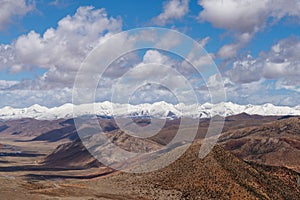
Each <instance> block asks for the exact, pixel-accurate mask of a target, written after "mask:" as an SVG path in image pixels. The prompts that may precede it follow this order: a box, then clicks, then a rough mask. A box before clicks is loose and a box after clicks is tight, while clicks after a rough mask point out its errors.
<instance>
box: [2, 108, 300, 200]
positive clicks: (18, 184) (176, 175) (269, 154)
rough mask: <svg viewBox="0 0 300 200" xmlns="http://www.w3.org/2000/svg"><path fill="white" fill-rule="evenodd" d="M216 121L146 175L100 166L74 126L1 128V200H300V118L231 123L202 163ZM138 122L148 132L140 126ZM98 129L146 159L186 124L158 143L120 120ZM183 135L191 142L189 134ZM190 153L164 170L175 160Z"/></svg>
mask: <svg viewBox="0 0 300 200" xmlns="http://www.w3.org/2000/svg"><path fill="white" fill-rule="evenodd" d="M209 121H210V120H209V119H200V121H199V129H198V134H197V138H196V140H195V142H194V143H193V145H192V146H191V147H190V148H189V149H188V151H186V152H185V154H184V155H183V156H181V157H180V158H179V159H178V160H176V161H175V162H174V163H172V164H170V165H169V166H167V167H164V168H162V169H160V170H157V171H154V172H149V173H141V174H131V173H125V172H119V171H116V170H113V169H110V168H108V167H105V166H104V165H103V164H101V163H100V162H99V161H98V160H96V159H95V158H94V157H93V156H92V155H90V154H89V152H88V151H87V149H86V148H85V146H84V145H83V144H82V142H81V140H80V139H79V137H78V135H77V132H76V129H75V127H74V121H73V120H72V119H59V120H36V119H19V120H8V121H2V122H1V124H0V127H2V128H1V129H0V135H1V141H0V188H1V191H0V199H24V198H27V199H299V198H300V190H299V187H298V186H297V179H298V177H299V176H300V174H299V166H300V163H299V155H300V154H299V151H300V150H299V143H300V142H299V141H300V135H299V130H300V118H299V117H296V116H260V115H249V114H245V113H241V114H238V115H234V116H228V117H226V118H225V125H224V129H223V133H222V134H221V136H220V137H219V143H218V145H217V146H215V147H214V148H213V150H212V151H211V152H210V153H209V155H207V156H206V157H205V158H203V159H200V158H199V157H198V153H199V148H200V146H201V143H202V139H203V137H204V136H205V133H206V131H207V127H208V125H209ZM134 122H135V123H137V124H139V125H141V126H146V125H147V124H149V120H148V119H141V118H137V119H134ZM192 122H193V121H191V123H192ZM99 123H100V124H101V127H102V129H103V130H104V132H103V133H102V134H105V135H106V136H107V138H109V139H110V140H111V141H113V142H114V143H115V144H116V145H118V146H120V147H122V148H124V149H126V150H130V151H142V152H146V151H156V150H158V149H160V148H162V147H163V146H164V145H166V144H167V143H168V142H169V141H170V140H171V139H172V138H173V137H174V135H176V131H177V130H178V127H179V123H180V119H172V120H171V119H170V120H167V122H166V124H165V126H164V128H163V129H162V130H161V131H160V132H159V133H158V134H157V135H155V136H153V137H150V138H147V139H139V138H135V137H132V136H130V135H128V134H126V133H125V132H123V131H121V130H120V129H118V126H117V125H116V123H115V122H114V120H113V119H107V118H99ZM184 131H185V132H186V134H189V131H190V129H189V127H188V126H187V127H184ZM184 145H185V144H184V143H182V144H179V145H178V147H176V148H174V149H173V150H172V151H171V152H169V153H167V154H165V155H163V158H161V159H160V160H158V161H157V162H161V160H167V159H168V158H170V156H171V157H172V156H174V155H176V153H177V152H178V150H179V149H180V148H182V147H183V146H184ZM151 162H153V164H155V162H156V160H153V161H151ZM150 164H151V163H150Z"/></svg>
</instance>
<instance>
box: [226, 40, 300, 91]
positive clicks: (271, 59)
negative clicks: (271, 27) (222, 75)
mask: <svg viewBox="0 0 300 200" xmlns="http://www.w3.org/2000/svg"><path fill="white" fill-rule="evenodd" d="M299 51H300V40H299V38H287V39H283V40H281V41H279V42H278V43H277V44H275V45H273V46H272V47H271V49H270V51H269V52H261V53H260V55H259V56H258V57H257V58H253V57H252V56H250V55H248V56H246V57H242V58H240V59H238V60H236V61H235V62H234V63H233V67H232V69H230V70H229V71H228V72H227V76H229V77H230V79H231V80H232V81H233V82H236V83H242V84H243V83H250V82H256V81H259V80H261V79H272V80H277V88H285V89H293V90H295V91H298V88H299V87H298V86H299V85H300V79H299V77H300V60H299Z"/></svg>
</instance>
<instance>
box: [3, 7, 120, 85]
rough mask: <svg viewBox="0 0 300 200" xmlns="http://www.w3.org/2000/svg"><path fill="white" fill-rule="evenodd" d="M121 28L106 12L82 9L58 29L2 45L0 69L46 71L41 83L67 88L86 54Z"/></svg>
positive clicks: (33, 34)
mask: <svg viewBox="0 0 300 200" xmlns="http://www.w3.org/2000/svg"><path fill="white" fill-rule="evenodd" d="M121 27H122V21H121V19H119V18H113V17H109V16H108V15H107V13H106V11H105V9H94V8H93V7H91V6H88V7H79V8H78V9H77V11H76V13H75V14H74V15H73V16H69V15H68V16H66V17H64V18H63V19H61V20H60V21H59V22H58V26H57V28H56V29H54V28H49V29H47V30H46V31H45V32H44V34H42V35H41V34H39V33H36V32H35V31H30V32H29V33H28V34H26V35H22V36H20V37H19V38H17V39H16V40H15V41H14V42H13V43H12V44H10V45H0V62H1V67H2V68H9V71H10V72H13V73H17V72H20V71H22V70H28V69H31V68H32V67H38V68H45V69H48V71H47V72H46V73H45V74H44V76H43V77H41V80H42V81H49V82H52V83H55V84H56V83H62V85H63V86H65V84H66V83H69V82H72V81H70V80H71V79H72V78H74V73H75V71H76V70H77V69H78V68H79V66H80V63H81V61H82V60H83V59H84V58H85V57H86V56H87V54H88V53H89V52H90V51H91V50H92V49H93V48H94V47H95V46H96V45H97V44H98V43H99V42H101V41H103V40H105V39H106V38H107V37H109V36H111V35H112V34H114V33H117V32H119V31H120V30H121Z"/></svg>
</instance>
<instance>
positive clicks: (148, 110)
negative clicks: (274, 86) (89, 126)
mask: <svg viewBox="0 0 300 200" xmlns="http://www.w3.org/2000/svg"><path fill="white" fill-rule="evenodd" d="M73 111H75V112H74V113H73ZM224 111H225V112H224ZM241 113H247V114H250V115H262V116H268V115H270V116H273V115H274V116H275V115H276V116H285V115H300V106H295V107H288V106H275V105H273V104H269V103H268V104H263V105H251V104H248V105H238V104H235V103H232V102H224V103H219V104H211V103H204V104H194V105H185V104H182V103H180V104H176V105H174V104H170V103H166V102H163V101H162V102H156V103H152V104H148V103H145V104H139V105H131V104H117V103H111V102H108V101H105V102H101V103H94V104H82V105H73V104H71V103H67V104H64V105H62V106H59V107H53V108H47V107H45V106H40V105H38V104H35V105H33V106H30V107H27V108H12V107H9V106H6V107H3V108H0V119H5V120H7V119H20V118H34V119H48V120H50V119H60V118H65V119H69V118H72V117H78V116H84V115H93V114H96V115H98V116H102V117H137V118H138V117H156V118H179V117H182V116H185V117H191V118H209V117H212V116H216V115H220V116H231V115H237V114H241Z"/></svg>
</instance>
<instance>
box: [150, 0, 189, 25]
mask: <svg viewBox="0 0 300 200" xmlns="http://www.w3.org/2000/svg"><path fill="white" fill-rule="evenodd" d="M163 7H164V8H163V12H162V13H161V14H160V15H158V16H157V17H155V18H153V19H152V21H153V22H154V23H155V24H157V25H165V24H167V23H169V22H171V21H172V20H174V19H181V18H183V17H184V16H185V15H186V14H187V13H188V12H189V0H170V1H168V2H166V3H165V4H164V6H163Z"/></svg>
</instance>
